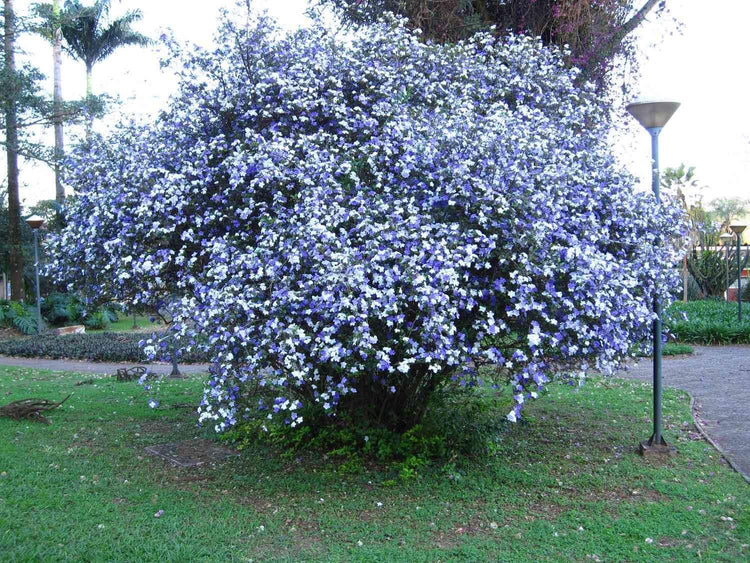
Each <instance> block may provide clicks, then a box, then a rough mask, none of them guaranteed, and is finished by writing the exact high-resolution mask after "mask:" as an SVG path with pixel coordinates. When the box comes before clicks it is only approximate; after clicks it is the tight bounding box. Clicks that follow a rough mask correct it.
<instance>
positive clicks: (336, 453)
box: [222, 385, 512, 480]
mask: <svg viewBox="0 0 750 563" xmlns="http://www.w3.org/2000/svg"><path fill="white" fill-rule="evenodd" d="M449 387H450V388H449ZM453 387H454V386H453V385H450V386H446V387H445V388H443V389H440V390H439V391H438V392H436V393H435V394H434V395H433V397H432V398H431V401H430V403H429V407H428V409H427V412H426V414H425V416H424V418H423V420H422V422H421V423H420V424H417V425H416V426H414V427H412V428H411V429H409V430H407V431H406V432H403V433H397V432H393V431H391V430H389V429H387V428H385V427H382V426H381V427H373V426H367V421H366V419H364V418H362V419H361V420H352V419H351V415H346V416H338V417H337V421H336V423H335V424H316V423H313V424H308V425H304V426H301V427H299V428H296V429H295V428H292V427H291V426H289V425H287V424H284V423H282V422H281V421H277V420H267V419H264V418H261V419H252V420H246V421H245V422H243V423H241V424H239V425H237V426H236V427H235V428H234V429H233V430H231V431H230V432H228V433H226V434H224V435H223V438H222V439H224V440H227V441H229V442H232V443H233V444H234V446H235V447H237V448H238V449H244V448H247V447H250V446H254V445H265V446H271V447H273V448H274V449H276V450H278V451H280V453H281V455H282V456H284V457H290V458H291V457H296V456H298V455H300V454H303V453H305V452H307V453H313V454H316V455H321V456H324V457H325V458H327V459H331V460H332V461H333V462H334V463H335V464H336V465H337V470H338V471H340V472H345V473H357V472H359V471H361V470H362V469H363V468H364V466H365V464H366V463H374V464H379V465H384V466H386V468H388V469H389V470H390V471H391V472H392V473H393V475H394V477H396V476H397V477H398V478H399V479H401V480H408V479H412V478H415V477H418V476H419V474H420V470H421V469H422V468H424V467H426V466H427V465H429V464H432V463H435V462H442V463H447V464H450V462H451V460H454V459H456V458H457V457H458V456H461V457H465V456H477V455H484V454H491V453H493V452H494V450H495V449H496V446H497V444H498V443H499V442H500V441H502V439H503V436H504V434H505V432H506V430H507V428H508V425H509V424H510V423H509V422H508V421H507V419H506V418H505V416H504V415H503V413H504V412H505V410H504V409H506V408H507V407H508V405H510V404H511V401H512V398H511V396H510V394H502V393H499V392H498V391H488V390H487V389H477V388H471V389H469V388H462V389H460V390H459V389H455V388H453ZM456 387H458V386H456ZM300 414H301V415H302V416H304V417H305V418H310V419H313V420H314V418H315V417H316V416H326V415H325V413H323V412H312V409H311V408H309V407H307V408H303V409H302V411H301V412H300Z"/></svg>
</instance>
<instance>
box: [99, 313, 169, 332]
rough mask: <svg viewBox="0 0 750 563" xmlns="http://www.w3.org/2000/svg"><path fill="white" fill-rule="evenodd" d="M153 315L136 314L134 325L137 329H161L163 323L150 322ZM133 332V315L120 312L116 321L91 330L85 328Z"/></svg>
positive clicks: (100, 330) (101, 330)
mask: <svg viewBox="0 0 750 563" xmlns="http://www.w3.org/2000/svg"><path fill="white" fill-rule="evenodd" d="M152 318H153V317H148V316H145V317H143V316H140V315H138V316H136V325H137V326H138V328H139V329H146V328H151V329H153V330H161V329H162V328H163V326H164V325H162V324H161V322H157V321H155V322H152V321H151V319H152ZM105 331H106V332H133V317H132V316H129V317H125V316H123V315H121V314H120V318H119V320H118V321H117V322H114V323H110V324H109V325H108V326H107V328H102V329H97V330H92V329H86V332H105Z"/></svg>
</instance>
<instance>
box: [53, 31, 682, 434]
mask: <svg viewBox="0 0 750 563" xmlns="http://www.w3.org/2000/svg"><path fill="white" fill-rule="evenodd" d="M219 38H220V42H219V45H218V47H216V50H215V51H213V52H206V51H202V50H194V49H191V50H190V52H188V53H181V52H180V51H179V50H176V51H175V53H174V56H175V57H176V58H177V59H178V60H179V61H180V62H181V69H182V70H181V76H182V79H181V83H180V90H179V94H178V95H177V96H176V97H175V98H174V99H173V100H172V103H171V106H170V108H169V109H168V111H166V112H164V113H163V114H162V115H161V116H159V118H158V119H157V120H156V121H155V122H154V123H153V124H150V125H147V126H136V125H132V124H131V125H123V126H122V127H121V128H120V129H119V130H118V131H116V132H115V133H114V134H113V135H111V136H110V138H108V139H107V140H106V141H101V142H98V143H95V144H94V146H93V147H92V149H91V151H90V152H88V153H80V154H78V155H77V156H76V157H75V158H74V162H73V170H72V173H71V174H70V181H71V183H72V185H73V187H74V188H75V190H76V192H77V193H78V197H77V198H76V200H75V202H74V203H73V205H72V207H71V208H70V209H69V211H68V226H67V227H66V229H65V230H64V231H63V232H62V234H61V235H60V236H59V238H58V239H57V240H56V242H55V243H54V244H55V245H56V249H55V250H56V251H54V252H51V254H52V255H53V256H59V258H58V259H57V261H56V262H55V263H54V265H53V268H52V271H53V272H54V274H55V276H56V277H57V279H58V280H59V281H68V282H70V281H71V280H79V281H80V280H84V279H85V280H87V281H88V282H89V290H90V291H91V292H93V293H102V292H106V293H107V294H108V295H109V296H110V298H113V299H123V298H124V296H128V297H130V298H133V299H134V300H135V301H136V302H152V301H153V299H154V296H155V295H159V296H172V301H171V305H170V307H171V310H172V314H173V315H174V319H175V323H174V325H173V329H172V330H174V331H176V332H179V333H180V334H179V336H180V338H181V342H183V343H187V344H188V345H192V346H193V347H203V348H204V349H205V350H206V351H207V352H209V353H210V355H211V357H212V358H213V368H212V372H211V376H210V380H209V381H208V384H207V386H206V391H205V396H204V400H203V403H202V406H201V409H200V420H201V421H202V422H208V421H213V422H214V424H215V426H216V429H217V430H218V431H221V430H225V429H226V428H228V427H230V426H232V425H234V424H235V423H236V422H237V421H238V420H241V419H242V417H245V416H254V415H255V414H256V413H258V412H259V413H260V414H261V415H262V416H263V417H269V418H273V417H280V418H281V419H282V420H285V421H287V422H288V423H289V424H290V425H292V426H296V425H298V424H300V423H301V422H303V418H304V417H303V416H302V414H301V413H302V412H303V411H304V412H305V414H306V416H307V413H310V415H309V416H315V417H316V420H320V419H323V420H325V419H326V417H331V416H334V415H335V414H336V413H337V412H342V411H346V412H348V413H356V414H357V416H361V417H366V418H368V419H369V420H370V421H372V422H375V423H377V424H380V425H383V426H387V427H389V428H391V429H395V430H397V431H401V430H404V429H407V428H410V427H411V426H413V425H414V424H415V423H417V422H418V421H419V420H420V418H421V417H422V415H423V413H424V411H425V408H426V405H427V401H428V399H429V397H430V395H431V394H432V393H433V391H435V390H436V389H437V388H439V387H441V386H443V385H445V384H446V383H450V382H451V381H452V382H453V383H452V384H453V385H458V384H461V385H477V384H479V383H481V382H480V381H479V379H478V377H477V376H476V371H475V368H476V366H477V365H479V364H480V363H482V362H492V363H495V364H499V365H500V366H501V367H502V371H501V372H500V373H501V375H502V377H505V378H507V379H508V380H509V381H511V382H512V383H513V388H514V390H515V391H514V405H515V406H514V407H513V409H512V411H511V412H510V413H508V415H507V416H508V418H509V419H510V420H516V419H517V418H518V416H519V415H520V412H521V407H522V405H523V404H524V402H525V401H526V400H528V399H530V398H536V397H537V395H538V394H539V392H540V391H541V390H542V389H543V387H544V385H545V384H546V383H547V382H549V381H550V379H551V378H552V377H553V376H554V375H555V374H568V375H573V376H575V375H577V374H583V372H584V371H585V370H586V369H587V368H596V369H600V370H605V371H607V370H610V369H612V368H613V367H615V366H616V365H617V363H618V361H619V360H620V359H621V358H623V356H625V355H626V354H627V353H628V350H629V348H630V346H631V344H632V342H634V341H638V340H641V339H643V338H644V337H645V336H647V334H648V333H649V331H650V321H651V319H652V314H651V312H650V310H651V302H652V298H653V295H654V291H655V290H657V288H658V290H659V291H661V292H662V296H663V297H667V295H668V291H669V290H670V288H671V286H672V285H673V283H672V281H673V280H672V278H671V274H670V268H669V266H670V264H671V263H672V262H673V260H674V259H675V254H674V252H673V249H671V248H667V247H663V246H662V245H659V244H655V243H656V242H657V240H659V239H660V238H661V239H665V238H666V237H667V234H668V233H669V234H671V233H673V232H674V228H675V227H674V225H675V224H676V222H678V221H679V220H680V217H679V211H677V210H676V209H675V208H673V207H669V206H662V207H657V206H656V204H655V202H654V199H653V197H652V196H651V195H650V194H646V193H636V192H634V190H633V179H632V178H631V177H630V176H628V175H627V174H625V173H624V172H623V171H622V170H621V169H619V168H618V166H616V164H615V162H614V161H613V158H612V156H611V154H610V151H609V148H608V147H607V144H606V142H605V137H606V134H607V131H608V126H607V123H606V120H605V119H604V117H603V116H604V113H603V111H602V110H601V109H600V107H599V106H598V105H597V103H596V101H595V99H594V96H593V94H592V92H593V90H592V89H583V90H581V89H580V88H578V87H576V86H575V85H574V79H575V76H576V71H575V70H566V68H565V66H564V64H563V63H562V59H561V56H560V55H559V54H558V53H557V52H556V51H553V50H548V49H547V48H545V47H542V46H541V44H539V43H538V42H537V41H536V40H534V39H531V38H527V37H517V36H512V37H508V38H506V39H503V40H498V39H496V38H493V37H491V36H489V35H477V36H475V37H474V38H473V39H471V40H469V41H466V42H463V43H459V44H457V45H453V46H441V45H433V44H429V43H427V44H425V43H423V42H421V41H419V40H418V38H417V36H416V35H415V34H414V33H412V32H410V31H408V30H407V29H406V28H405V27H404V25H403V22H400V21H393V20H389V21H383V22H381V23H379V24H377V25H374V26H372V27H370V28H368V29H367V30H364V31H362V32H361V33H360V34H359V35H358V36H357V37H356V38H355V39H354V40H353V41H350V42H348V41H344V40H340V39H337V38H336V37H335V36H333V35H332V34H331V33H330V32H329V31H327V30H326V29H324V28H323V27H317V28H313V29H308V30H301V31H298V32H295V33H292V34H289V35H281V34H280V33H279V32H278V30H277V29H276V28H275V27H274V25H273V24H272V23H271V22H269V21H268V20H266V19H263V18H260V19H256V20H253V21H252V22H251V23H249V24H248V25H247V26H246V27H237V26H235V25H233V24H232V23H229V22H227V23H225V24H224V27H223V28H222V30H221V33H220V34H219ZM162 346H163V347H166V342H159V341H158V340H151V341H148V342H147V343H146V347H145V350H146V352H147V353H149V354H151V355H155V354H158V353H159V349H160V347H162Z"/></svg>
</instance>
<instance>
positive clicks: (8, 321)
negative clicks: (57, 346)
mask: <svg viewBox="0 0 750 563" xmlns="http://www.w3.org/2000/svg"><path fill="white" fill-rule="evenodd" d="M0 325H5V326H8V327H13V328H15V329H18V330H20V331H21V332H22V333H24V334H36V333H37V322H36V311H35V310H34V308H33V307H31V306H29V305H27V304H25V303H21V302H18V301H0Z"/></svg>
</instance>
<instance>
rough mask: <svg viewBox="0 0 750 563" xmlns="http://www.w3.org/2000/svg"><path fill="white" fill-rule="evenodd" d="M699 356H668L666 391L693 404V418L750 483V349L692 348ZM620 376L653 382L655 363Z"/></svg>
mask: <svg viewBox="0 0 750 563" xmlns="http://www.w3.org/2000/svg"><path fill="white" fill-rule="evenodd" d="M693 348H694V349H695V354H694V355H692V356H680V357H675V358H669V357H665V358H664V361H663V362H662V377H663V382H664V386H665V387H677V388H679V389H684V390H685V391H687V392H689V393H690V394H691V395H692V396H693V398H694V399H695V405H694V407H695V415H696V417H697V418H698V421H699V422H700V423H701V425H702V426H703V428H704V429H705V430H706V432H707V433H708V435H709V436H710V437H711V439H712V440H713V441H714V442H716V444H718V446H719V447H720V448H721V449H722V450H723V452H724V454H725V456H726V457H727V458H729V459H730V461H731V462H732V463H733V465H734V466H735V467H736V468H738V469H739V471H740V473H743V474H744V476H745V479H747V480H748V481H750V346H694V347H693ZM617 375H618V376H620V377H631V378H634V379H643V380H647V381H652V380H653V363H652V362H651V360H646V359H644V360H643V361H641V362H640V363H639V364H638V365H637V366H633V367H631V368H630V370H629V371H622V372H619V373H618V374H617Z"/></svg>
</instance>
